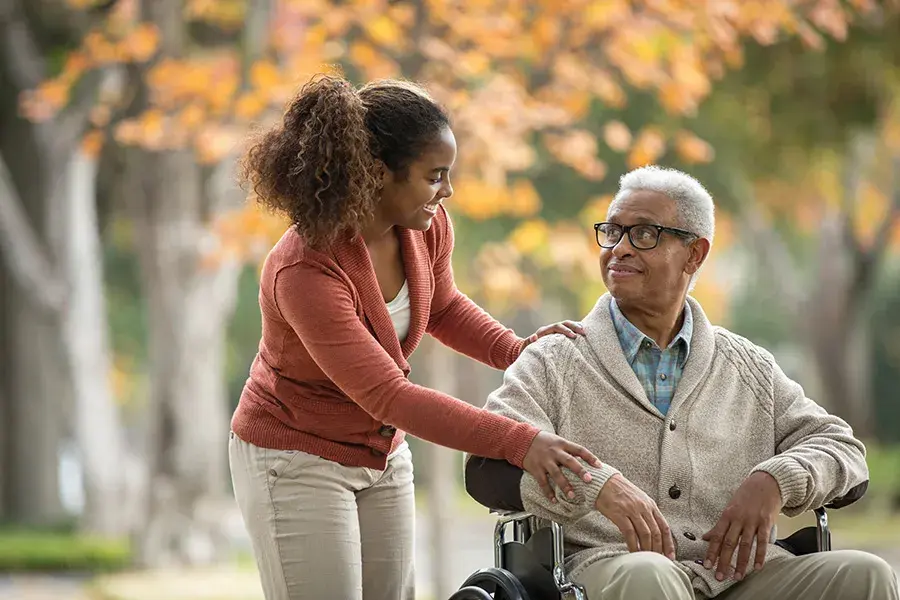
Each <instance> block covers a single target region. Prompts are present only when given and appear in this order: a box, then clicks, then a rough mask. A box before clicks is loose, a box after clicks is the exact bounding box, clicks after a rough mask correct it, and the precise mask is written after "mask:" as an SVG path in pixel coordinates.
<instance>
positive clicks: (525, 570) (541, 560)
mask: <svg viewBox="0 0 900 600" xmlns="http://www.w3.org/2000/svg"><path fill="white" fill-rule="evenodd" d="M552 535H553V532H552V530H551V529H550V528H549V527H542V528H541V529H538V530H537V531H535V532H534V533H533V534H532V535H531V536H530V537H529V538H528V541H526V542H525V543H522V542H518V541H508V542H505V543H503V545H502V546H501V548H500V554H501V557H502V565H501V566H502V567H503V568H504V569H506V570H507V571H509V572H510V573H512V574H513V575H515V576H516V578H517V579H518V580H519V581H520V582H522V586H523V587H524V588H525V589H526V590H528V593H529V596H530V597H531V598H532V600H557V599H558V598H559V588H558V587H557V586H556V582H555V581H554V580H553V539H552Z"/></svg>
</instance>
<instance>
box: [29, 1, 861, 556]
mask: <svg viewBox="0 0 900 600" xmlns="http://www.w3.org/2000/svg"><path fill="white" fill-rule="evenodd" d="M47 1H48V2H49V0H47ZM55 4H59V5H62V2H61V0H59V1H58V2H57V3H55ZM70 4H72V5H77V6H80V7H81V8H82V9H83V10H84V11H85V12H84V14H85V15H91V14H96V11H97V10H99V8H98V7H105V6H107V5H108V4H109V3H108V2H96V1H92V0H71V2H70ZM114 4H115V11H114V13H113V14H111V15H109V16H107V17H106V18H105V19H104V20H103V22H102V24H100V25H97V26H96V27H93V28H91V30H90V32H89V33H88V34H87V35H85V36H84V37H83V38H82V40H81V43H80V44H76V47H75V48H74V50H72V51H71V52H70V53H69V54H68V55H67V59H66V60H65V61H64V62H63V67H62V69H61V71H60V72H59V73H58V74H56V75H55V76H54V77H52V78H50V79H49V80H47V81H45V82H44V83H43V84H40V85H38V84H37V83H35V84H34V86H33V87H34V93H33V94H31V95H29V96H28V97H27V101H26V102H25V104H24V106H25V108H26V109H27V111H28V113H29V114H30V115H31V117H32V119H33V120H40V119H42V118H43V119H44V121H46V120H48V119H59V118H60V112H59V111H64V110H68V107H69V106H70V105H71V102H70V99H71V98H72V90H73V89H77V85H78V84H80V82H82V81H84V80H86V78H89V77H92V76H94V74H96V73H97V72H102V71H103V70H104V69H105V68H108V67H110V66H120V67H121V69H116V72H117V73H118V72H124V75H123V79H121V80H117V81H114V82H112V84H111V86H110V93H109V94H106V95H104V96H103V97H101V98H100V102H99V103H90V104H91V110H90V115H91V122H92V123H93V125H94V127H95V129H94V130H93V131H91V132H90V134H89V136H88V138H87V139H88V140H89V142H90V143H99V142H100V141H102V140H104V139H105V140H106V143H108V144H116V145H117V146H121V147H124V148H127V149H128V150H127V152H126V163H127V175H128V182H129V185H128V186H127V188H126V189H128V193H127V198H123V200H124V201H127V205H128V210H129V214H130V216H131V219H132V220H133V222H134V224H135V233H136V236H137V241H136V247H137V252H138V255H139V261H140V271H141V276H142V281H143V283H144V286H145V287H144V289H145V293H146V296H147V299H148V330H149V332H150V340H149V345H150V369H151V393H150V396H151V401H150V410H151V413H150V415H151V422H152V423H153V429H152V434H151V435H150V436H148V439H149V440H151V443H152V448H151V452H150V456H151V458H152V465H153V466H152V469H151V473H152V476H151V480H150V487H149V490H150V491H151V492H152V494H151V496H150V501H149V502H150V504H149V508H148V527H147V528H146V530H145V531H144V535H143V536H142V538H141V539H142V543H141V548H142V556H143V557H144V559H145V561H146V562H160V561H161V560H165V559H166V558H171V559H177V558H180V559H187V560H196V559H198V555H197V553H195V552H193V551H192V550H191V548H197V547H207V548H212V549H214V547H215V545H216V544H215V538H216V531H215V529H216V525H215V523H210V522H209V521H210V520H211V519H207V520H206V522H204V519H203V517H204V515H206V514H208V511H207V510H206V509H205V507H206V506H207V505H208V502H209V501H210V499H213V498H215V496H216V495H217V493H219V492H220V491H221V490H222V489H223V488H225V472H226V470H225V464H224V460H225V459H224V453H223V452H221V450H220V449H221V448H223V447H224V436H223V435H222V433H223V432H224V431H226V427H227V425H226V415H225V414H224V407H225V406H226V403H225V401H224V397H223V396H224V388H223V385H222V366H223V359H222V347H223V336H224V330H225V323H226V322H227V319H228V317H229V314H230V311H231V308H232V305H233V297H234V286H235V281H236V277H237V271H238V266H239V262H240V260H242V259H245V258H246V257H248V256H253V255H255V256H258V255H259V252H258V251H259V250H260V249H263V250H264V249H265V248H267V246H268V245H269V244H270V243H271V237H272V236H273V235H280V233H281V232H282V231H283V229H284V225H285V224H284V222H283V221H280V220H278V219H273V218H270V217H269V216H267V215H263V214H261V213H259V212H257V211H256V210H255V209H254V208H252V204H244V205H241V204H240V203H235V201H236V200H238V199H239V197H238V196H237V195H236V193H235V190H234V189H233V188H232V186H231V185H230V184H229V181H230V172H231V166H232V159H233V157H234V153H235V152H236V151H237V150H239V146H240V141H241V139H242V138H243V137H244V136H245V134H246V132H247V130H248V128H249V127H250V125H251V124H252V123H262V124H266V123H269V122H271V120H273V119H276V118H278V116H279V115H280V112H281V110H282V108H283V105H284V102H285V101H286V100H287V99H288V98H289V97H290V96H291V94H292V93H293V92H294V91H295V90H296V88H297V86H298V84H299V83H301V82H302V81H303V80H305V79H306V78H308V77H309V75H311V74H313V73H315V72H317V71H321V70H322V69H323V68H326V65H331V64H338V65H341V66H342V68H343V69H344V70H345V72H346V73H347V74H348V75H349V76H351V77H352V78H354V79H357V80H367V79H373V78H378V77H392V76H405V77H411V78H415V79H417V80H421V81H424V82H425V83H426V84H427V85H428V87H429V88H430V89H431V91H432V92H433V93H434V94H435V95H436V96H437V97H438V98H439V99H440V100H441V101H443V102H444V103H445V104H446V105H447V106H448V108H449V109H450V111H451V112H452V113H453V115H454V128H455V131H456V133H457V136H458V137H459V140H460V148H461V153H460V163H459V166H458V169H457V171H458V174H457V176H456V183H455V187H456V196H455V201H454V202H455V211H454V214H456V215H458V216H459V222H460V228H459V229H460V238H459V239H460V240H461V242H463V243H461V244H460V258H463V259H467V258H470V259H472V260H471V264H472V265H477V266H478V267H480V272H477V270H476V269H464V268H462V269H460V273H461V275H466V274H468V275H469V280H468V281H465V282H464V283H463V285H464V286H465V287H466V288H467V289H471V290H473V291H476V292H479V293H481V295H482V296H483V297H484V298H485V299H486V300H489V301H491V302H492V304H494V305H497V304H498V303H499V302H502V301H507V300H509V299H511V298H515V299H518V300H524V301H526V302H527V301H533V300H535V299H536V298H537V297H538V292H537V286H536V284H535V283H534V281H535V279H536V278H537V277H538V276H539V274H542V273H546V272H548V271H558V272H561V273H563V274H564V276H565V277H566V281H567V282H568V284H569V285H572V286H574V285H575V282H577V281H578V280H579V278H580V276H581V274H583V273H589V272H592V271H593V269H592V262H593V258H592V257H593V256H594V254H595V251H594V250H593V249H592V248H590V246H589V245H588V244H590V243H592V242H589V240H588V237H587V236H586V235H585V227H584V226H583V223H577V222H575V221H573V219H575V218H577V217H578V215H579V213H580V211H582V209H584V208H585V205H588V207H587V208H588V209H589V210H594V211H596V210H597V209H598V208H602V206H603V202H604V201H605V199H604V197H603V194H604V193H605V192H608V191H609V190H610V189H611V188H612V186H613V182H612V181H610V180H611V178H608V177H607V175H608V173H609V172H610V166H609V159H606V160H605V159H604V158H602V157H601V156H607V157H609V156H613V157H618V158H616V159H615V160H617V161H621V162H622V163H623V164H627V165H628V166H637V165H640V164H645V163H647V162H652V161H655V160H658V159H660V158H661V157H663V156H664V155H665V153H666V152H667V151H668V150H670V149H671V150H674V151H675V152H677V154H678V155H679V156H680V157H682V158H683V159H684V160H686V161H693V162H706V161H709V160H710V159H711V158H712V149H711V148H710V146H709V145H708V144H707V143H706V142H704V141H703V140H701V139H700V138H699V137H697V136H696V135H695V133H693V132H692V131H691V128H690V127H689V126H687V124H688V123H689V120H690V118H691V117H692V116H693V115H694V114H695V113H696V110H697V108H698V106H699V105H700V104H701V102H702V101H703V99H704V98H705V97H707V96H708V94H709V92H710V89H711V87H712V85H713V82H714V81H716V80H717V79H719V78H720V77H721V76H722V75H723V74H724V73H725V72H726V71H727V70H728V69H731V68H736V67H739V66H740V63H741V60H742V56H743V44H744V43H745V41H746V38H747V37H748V36H749V37H751V38H752V39H753V40H754V41H755V42H758V43H762V44H770V43H772V42H774V41H775V40H777V39H779V38H780V37H782V36H784V35H798V36H800V37H801V38H802V39H803V40H804V41H805V42H806V43H807V44H808V45H811V44H814V43H815V40H817V39H818V37H819V36H821V35H826V36H838V37H839V36H840V35H841V34H842V32H843V28H844V27H845V25H846V23H847V22H848V21H850V20H852V19H853V18H855V16H856V15H857V14H859V13H866V12H868V11H871V10H873V6H874V4H875V3H874V2H866V1H864V0H855V1H853V2H850V3H842V2H839V1H838V0H815V1H813V0H809V1H803V2H801V1H798V2H783V1H776V0H757V1H754V2H749V1H748V2H715V3H692V2H678V1H674V0H673V1H665V0H654V1H646V2H629V1H625V0H616V1H610V2H602V3H601V2H591V1H588V0H574V1H571V2H557V1H555V0H553V1H551V0H547V1H538V2H532V3H521V2H513V1H510V0H470V1H467V2H461V1H450V0H409V1H388V0H352V1H351V0H347V1H343V2H328V1H326V0H271V2H267V1H263V0H221V1H217V2H212V1H209V0H153V1H151V0H144V1H143V2H138V1H136V0H128V1H126V0H120V1H119V2H117V3H114ZM23 5H24V3H23ZM73 86H75V87H73ZM638 100H639V101H640V102H650V103H651V105H652V106H654V107H656V108H660V109H661V110H652V111H639V114H641V115H643V116H642V117H640V118H637V117H635V118H634V119H633V122H629V121H628V119H626V118H624V117H622V118H620V119H615V118H610V117H611V116H612V115H616V114H619V115H624V114H626V111H627V110H628V109H629V108H630V106H631V103H632V102H635V101H638ZM121 113H124V114H121ZM598 115H603V118H598ZM651 115H659V116H657V117H654V116H651ZM616 164H618V163H616ZM556 168H564V169H567V170H569V171H571V172H572V173H573V174H574V176H575V177H577V178H578V179H579V180H581V181H582V182H584V184H585V185H583V186H581V191H580V192H579V193H578V194H574V195H573V196H572V197H560V196H558V195H554V194H553V193H552V191H551V192H548V191H546V190H540V191H539V190H538V189H537V188H536V187H535V185H534V184H533V183H532V182H531V181H532V180H539V179H540V177H541V175H542V173H545V172H547V171H548V170H550V169H556ZM616 170H618V169H616ZM592 200H593V202H592ZM233 203H235V204H234V205H235V206H236V207H237V208H236V209H235V210H231V206H232V204H233ZM551 213H552V214H554V215H555V219H554V222H551V223H547V222H545V220H544V219H543V218H541V217H542V216H546V215H548V214H551ZM467 230H468V231H472V232H475V231H480V232H481V233H480V234H479V235H478V237H484V235H483V234H484V233H485V232H488V231H490V232H491V237H493V238H495V239H497V240H498V243H496V244H488V245H485V246H484V247H483V248H482V249H480V250H478V251H475V250H473V249H471V248H468V247H467V244H465V243H464V242H465V240H466V235H467V233H466V231H467ZM509 234H512V237H510V238H509V240H506V241H504V238H506V237H507V235H509ZM530 234H534V235H530ZM473 235H474V234H473ZM470 239H471V238H470ZM535 240H537V241H538V242H541V243H536V242H535ZM542 240H546V243H544V242H543V241H542ZM476 255H477V256H476ZM476 259H477V260H476ZM467 262H468V261H467ZM526 264H532V265H535V266H536V269H537V270H536V271H535V275H534V276H533V277H529V276H528V274H527V272H526V270H525V269H524V267H525V265H526ZM589 267H590V268H589ZM588 291H591V290H588ZM201 422H202V423H203V425H202V426H198V425H199V424H200V423H201ZM214 553H215V552H214V551H213V552H210V553H207V554H214Z"/></svg>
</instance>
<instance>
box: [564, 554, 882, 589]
mask: <svg viewBox="0 0 900 600" xmlns="http://www.w3.org/2000/svg"><path fill="white" fill-rule="evenodd" d="M576 579H577V580H578V583H580V584H581V585H583V586H584V588H585V592H586V593H587V597H588V600H631V599H633V598H634V599H636V598H640V599H641V600H695V596H694V591H693V589H692V588H691V582H690V580H689V579H688V576H687V575H686V574H685V573H684V571H682V570H681V569H680V568H678V567H677V566H676V565H675V563H673V562H672V561H670V560H669V559H667V558H665V557H664V556H662V555H661V554H654V553H651V552H635V553H633V554H625V555H622V556H616V557H614V558H606V559H603V560H599V561H597V562H596V563H594V564H593V565H591V566H590V567H588V568H587V569H585V571H584V572H583V573H582V574H581V575H580V576H579V577H577V578H576ZM758 598H765V599H766V600H898V593H897V580H896V577H895V575H894V572H893V570H892V569H891V567H890V566H889V565H888V564H887V563H886V562H884V561H883V560H882V559H880V558H878V557H877V556H875V555H873V554H867V553H865V552H859V551H856V550H837V551H832V552H820V553H816V554H809V555H806V556H797V557H788V558H779V559H775V560H772V561H771V562H769V563H766V564H765V565H764V566H763V568H762V570H760V571H758V572H752V573H750V574H749V575H748V576H747V578H746V579H744V581H741V582H738V583H736V584H734V585H733V586H732V587H730V588H729V589H728V590H726V591H725V592H724V593H722V594H720V595H719V596H718V599H720V600H755V599H758Z"/></svg>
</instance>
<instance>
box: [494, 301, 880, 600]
mask: <svg viewBox="0 0 900 600" xmlns="http://www.w3.org/2000/svg"><path fill="white" fill-rule="evenodd" d="M687 302H688V303H689V304H690V305H691V309H692V310H693V316H694V331H693V336H692V339H691V349H690V355H689V357H688V360H687V362H686V363H685V368H684V374H683V376H682V378H681V380H680V382H679V383H678V387H677V389H676V390H675V395H674V397H673V399H672V404H671V407H670V408H669V411H668V414H666V415H662V414H661V413H660V412H659V411H658V410H657V409H656V408H655V407H654V406H653V404H652V403H651V402H650V401H649V400H648V399H647V396H646V394H645V392H644V390H643V388H642V387H641V384H640V383H639V382H638V379H637V377H636V376H635V374H634V372H633V371H632V369H631V366H630V365H629V364H628V363H627V361H626V360H625V356H624V354H623V352H622V349H621V347H620V345H619V340H618V337H617V336H616V331H615V328H614V327H613V323H612V320H611V318H610V314H609V304H610V296H609V294H605V295H604V296H602V297H601V298H600V299H599V300H598V302H597V304H596V305H595V307H594V309H593V310H592V311H591V312H590V313H589V314H588V316H587V317H586V318H585V320H584V321H583V325H584V327H585V336H579V337H578V338H576V339H574V340H573V339H569V338H567V337H565V336H562V335H552V336H545V337H543V338H541V339H540V340H538V341H537V342H535V343H533V344H531V345H530V346H528V347H527V348H526V350H525V351H524V352H523V353H522V355H521V356H520V358H519V359H518V361H516V363H515V364H514V365H513V366H512V367H510V368H509V369H508V370H507V371H506V373H505V375H504V381H503V385H502V386H501V387H500V388H499V389H497V390H496V391H495V392H494V393H493V394H491V396H490V397H489V398H488V402H487V405H486V408H487V409H488V410H490V411H492V412H496V413H499V414H502V415H506V416H508V417H512V418H514V419H518V420H520V421H524V422H528V423H531V424H533V425H535V426H537V427H539V428H541V429H542V430H546V431H552V432H555V433H556V434H558V435H561V436H563V437H565V438H567V439H569V440H572V441H574V442H577V443H579V444H583V445H584V446H586V447H587V448H588V449H590V450H591V451H592V452H594V453H595V454H596V455H597V456H598V457H599V458H600V460H601V461H603V466H602V467H601V468H594V467H588V471H589V472H590V473H591V474H592V476H593V479H592V481H591V482H590V483H587V484H585V483H584V482H583V481H581V480H579V479H577V478H575V477H574V476H570V479H571V481H572V482H573V484H574V485H575V487H576V490H577V492H576V497H575V498H574V499H573V500H569V499H567V498H565V497H564V496H562V495H559V496H558V499H559V502H558V503H557V504H551V503H550V502H548V501H547V499H546V497H544V496H543V494H542V493H541V491H540V489H539V488H538V485H537V482H536V481H535V479H534V478H533V477H531V476H530V475H528V474H527V473H526V474H525V475H524V476H523V477H522V483H521V493H522V499H523V502H524V505H525V508H526V510H528V511H529V512H532V513H534V514H535V515H537V516H539V517H543V518H548V519H553V520H556V521H559V522H561V523H562V524H563V525H564V527H565V538H566V556H567V569H568V570H569V572H570V574H571V576H572V577H573V578H574V579H576V580H577V578H578V573H579V572H580V571H582V570H583V569H584V568H585V567H587V566H588V565H590V564H591V563H593V562H594V561H596V560H598V559H600V558H604V557H609V556H614V555H617V554H622V553H625V552H627V548H626V546H625V542H624V538H623V536H622V535H621V533H620V532H619V530H618V528H617V527H616V526H615V525H613V523H612V522H611V521H609V520H608V519H606V518H605V517H603V516H602V515H601V514H600V513H599V512H597V510H596V509H595V508H594V501H595V500H596V498H597V495H598V494H599V492H600V489H601V488H602V486H603V484H604V483H605V482H606V481H607V479H609V477H610V476H612V475H613V474H614V473H617V472H621V473H622V474H623V475H624V476H625V477H627V478H628V479H629V480H630V481H632V482H633V483H634V484H635V485H637V486H638V487H640V488H641V489H642V490H644V492H646V493H647V494H648V495H649V496H650V497H651V498H653V499H654V500H655V501H656V503H657V505H658V506H659V509H660V511H661V512H662V514H663V515H664V516H665V517H666V520H667V521H668V523H669V525H670V526H671V528H672V535H673V537H674V540H675V544H676V560H677V561H678V563H679V564H680V565H681V566H682V568H684V569H685V571H686V572H687V573H688V575H689V576H690V577H691V578H692V581H693V585H694V588H695V589H696V590H697V591H698V592H699V593H700V594H701V595H703V596H707V597H714V596H716V595H718V594H719V593H721V592H722V591H724V590H725V589H727V588H728V587H730V586H731V585H733V584H734V582H733V581H732V580H730V579H726V580H725V581H722V582H718V581H716V580H715V571H714V570H710V571H707V570H706V569H704V568H703V566H702V564H697V562H696V561H701V562H702V559H703V558H704V556H705V554H706V549H707V546H708V544H707V542H705V541H703V540H702V539H701V536H702V535H703V534H704V533H705V532H707V531H709V530H710V529H711V528H712V527H713V526H714V525H715V524H716V521H717V520H718V519H719V517H720V515H721V513H722V511H723V510H724V509H725V506H726V505H727V503H728V501H729V500H730V499H731V496H732V494H733V493H734V492H735V490H737V488H738V486H740V484H741V482H742V481H743V480H744V479H745V478H746V477H747V476H748V475H749V474H750V473H752V472H754V471H765V472H766V473H769V474H770V475H772V476H773V477H774V478H775V480H776V481H777V482H778V485H779V486H780V488H781V495H782V499H783V501H784V510H783V512H784V513H785V514H787V515H789V516H794V515H798V514H800V513H802V512H804V511H807V510H811V509H813V508H816V507H819V506H822V505H824V504H826V503H828V502H829V501H831V500H832V499H834V498H836V497H838V496H841V495H843V494H845V493H846V492H847V491H848V490H850V488H851V487H853V486H855V485H857V484H859V483H861V482H863V481H864V480H866V479H867V478H868V469H867V466H866V460H865V447H864V446H863V444H862V443H861V442H860V441H859V440H857V439H855V438H854V437H853V431H852V430H851V428H850V426H849V425H848V424H847V423H846V422H844V421H843V420H841V419H839V418H838V417H835V416H832V415H829V414H828V413H827V412H825V410H823V409H822V408H821V407H819V406H818V405H817V404H816V403H815V402H813V401H812V400H810V399H808V398H806V396H805V395H804V393H803V389H802V388H801V386H800V385H799V384H797V383H796V382H794V381H792V380H791V379H789V378H788V377H787V376H786V375H785V374H784V373H783V372H782V370H781V369H780V368H779V367H778V365H777V364H776V363H775V360H774V359H773V357H772V355H771V354H770V353H769V352H767V351H765V350H763V349H762V348H760V347H759V346H756V345H755V344H753V343H751V342H749V341H748V340H746V339H744V338H742V337H740V336H738V335H736V334H734V333H731V332H730V331H727V330H725V329H722V328H721V327H714V326H712V325H710V323H709V320H708V319H707V318H706V315H705V314H704V313H703V310H702V309H701V307H700V305H699V304H698V303H697V302H696V301H695V300H694V299H693V298H690V297H689V298H688V299H687ZM566 472H567V473H569V472H568V471H566ZM673 486H676V487H677V488H678V490H680V494H679V493H678V492H673V493H670V491H671V488H673ZM674 496H677V497H674ZM773 533H774V532H773ZM772 540H773V541H774V535H773V536H772ZM736 555H737V553H736V552H735V560H736ZM784 555H787V552H786V551H785V550H783V549H781V548H779V547H777V546H774V545H770V547H769V549H768V551H767V560H771V559H772V558H775V557H778V556H784ZM751 556H752V555H751ZM751 563H752V560H751ZM751 568H752V565H751ZM763 568H765V567H763Z"/></svg>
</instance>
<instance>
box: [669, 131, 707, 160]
mask: <svg viewBox="0 0 900 600" xmlns="http://www.w3.org/2000/svg"><path fill="white" fill-rule="evenodd" d="M674 142H675V152H677V153H678V156H679V158H681V160H683V161H684V162H686V163H687V164H690V165H692V164H697V163H708V162H712V160H713V158H714V157H715V152H714V151H713V147H712V146H711V145H710V144H709V143H708V142H705V141H703V140H701V139H700V138H699V137H697V136H696V135H694V134H693V133H691V132H690V131H684V130H682V131H679V132H678V133H677V134H676V135H675V140H674Z"/></svg>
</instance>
